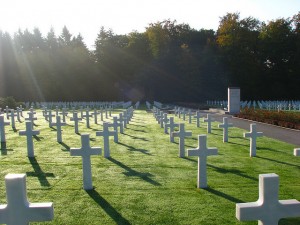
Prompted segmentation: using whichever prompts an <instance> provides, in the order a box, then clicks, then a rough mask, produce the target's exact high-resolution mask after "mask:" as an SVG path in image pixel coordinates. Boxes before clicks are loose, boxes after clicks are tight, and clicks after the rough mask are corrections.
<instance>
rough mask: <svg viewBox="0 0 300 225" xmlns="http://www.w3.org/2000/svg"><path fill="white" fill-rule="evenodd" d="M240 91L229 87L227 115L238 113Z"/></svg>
mask: <svg viewBox="0 0 300 225" xmlns="http://www.w3.org/2000/svg"><path fill="white" fill-rule="evenodd" d="M240 95H241V91H240V88H236V87H229V88H228V113H229V114H235V113H239V112H240V105H241V103H240V102H241V100H240Z"/></svg>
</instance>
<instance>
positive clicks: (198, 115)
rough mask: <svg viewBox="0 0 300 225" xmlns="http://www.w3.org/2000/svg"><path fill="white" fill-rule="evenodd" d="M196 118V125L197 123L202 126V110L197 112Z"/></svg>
mask: <svg viewBox="0 0 300 225" xmlns="http://www.w3.org/2000/svg"><path fill="white" fill-rule="evenodd" d="M194 118H195V119H196V125H197V127H200V118H201V114H200V111H197V112H196V115H195V116H194Z"/></svg>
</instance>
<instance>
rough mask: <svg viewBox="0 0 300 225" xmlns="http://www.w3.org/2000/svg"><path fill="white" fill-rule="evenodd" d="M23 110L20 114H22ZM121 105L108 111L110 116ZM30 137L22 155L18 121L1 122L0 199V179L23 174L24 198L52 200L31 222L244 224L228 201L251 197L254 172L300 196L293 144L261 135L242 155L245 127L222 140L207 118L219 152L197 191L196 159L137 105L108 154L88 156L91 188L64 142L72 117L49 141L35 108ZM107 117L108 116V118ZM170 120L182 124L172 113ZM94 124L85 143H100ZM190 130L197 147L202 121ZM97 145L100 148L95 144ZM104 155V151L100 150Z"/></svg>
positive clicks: (71, 142)
mask: <svg viewBox="0 0 300 225" xmlns="http://www.w3.org/2000/svg"><path fill="white" fill-rule="evenodd" d="M24 113H25V112H24ZM118 113H120V111H113V115H117V114H118ZM37 116H38V120H37V121H35V123H36V125H37V126H34V128H35V129H38V130H40V135H37V136H36V137H35V138H34V150H35V156H36V157H35V158H33V159H29V158H27V157H26V138H25V137H20V136H19V135H18V131H19V130H23V129H24V128H25V123H24V122H22V123H19V122H17V123H16V128H17V131H16V132H15V131H14V130H13V129H12V128H9V127H8V126H7V127H6V135H7V136H6V140H7V142H6V145H1V150H0V154H1V155H0V159H1V171H0V175H1V176H0V204H6V191H5V182H4V177H5V175H6V174H8V173H26V174H27V183H26V184H27V193H28V200H29V201H30V202H32V203H39V202H53V205H54V220H53V221H50V222H45V223H44V222H43V223H42V222H40V223H31V224H49V225H50V224H52V225H54V224H72V225H76V224H80V225H82V224H107V225H109V224H146V225H147V224H157V225H159V224H202V225H212V224H249V225H250V224H251V225H256V224H257V221H252V222H239V221H237V219H236V218H235V204H236V203H240V202H254V201H257V199H258V176H259V174H262V173H276V174H278V175H279V176H280V189H279V199H281V200H285V199H298V200H299V199H300V186H299V180H298V179H296V178H299V176H300V170H299V167H300V162H299V159H298V158H296V157H294V156H293V155H292V149H293V148H294V147H295V146H293V145H290V144H287V143H283V142H280V141H276V140H273V139H270V138H267V137H262V138H258V140H257V157H253V158H250V157H249V140H248V139H245V138H242V133H243V132H245V131H244V130H241V129H238V128H230V130H229V142H228V143H223V142H222V133H223V131H222V129H219V128H218V126H217V123H215V122H214V123H213V124H212V133H211V134H208V140H207V146H208V147H217V148H218V152H219V155H217V156H210V157H208V158H207V174H208V188H207V189H201V190H199V189H197V188H196V181H197V166H198V162H197V158H196V157H187V158H178V140H177V139H175V141H176V143H170V142H169V136H168V135H165V134H164V131H163V129H161V128H160V126H159V125H158V124H157V122H156V120H155V119H154V117H153V115H152V113H146V112H145V111H141V110H136V111H135V114H134V117H133V120H132V121H131V122H130V124H129V125H128V128H127V129H125V130H124V134H120V135H119V143H114V142H113V140H112V139H113V138H110V148H111V159H105V158H103V155H101V156H100V155H97V156H92V157H91V163H92V167H91V168H92V175H93V176H92V180H93V185H94V187H95V189H94V190H92V191H84V190H83V189H82V185H83V182H82V159H81V157H71V156H70V151H69V150H70V147H74V148H78V147H80V146H81V143H80V136H79V135H77V134H75V133H74V127H73V123H72V122H70V121H69V119H68V120H67V123H68V125H67V126H64V127H63V128H62V130H63V143H61V144H59V143H57V142H56V131H55V127H53V128H49V125H48V122H47V121H45V120H44V119H43V117H42V112H41V111H38V112H37ZM107 121H110V120H107ZM175 122H176V123H178V122H184V121H183V120H181V119H178V118H175ZM96 130H102V125H101V124H97V125H95V124H92V123H91V128H86V125H85V121H84V120H83V121H82V122H80V124H79V131H80V132H81V133H90V144H91V146H93V147H102V148H103V139H102V138H101V137H97V136H95V131H96ZM186 130H190V131H192V134H193V136H192V137H190V138H187V139H186V148H195V147H197V145H198V143H197V135H198V134H206V127H205V126H204V125H201V127H200V128H197V127H196V125H195V121H193V124H188V123H186ZM102 151H103V149H102ZM102 154H103V153H102ZM299 222H300V218H291V219H283V220H281V221H280V222H279V224H280V225H283V224H284V225H295V224H299Z"/></svg>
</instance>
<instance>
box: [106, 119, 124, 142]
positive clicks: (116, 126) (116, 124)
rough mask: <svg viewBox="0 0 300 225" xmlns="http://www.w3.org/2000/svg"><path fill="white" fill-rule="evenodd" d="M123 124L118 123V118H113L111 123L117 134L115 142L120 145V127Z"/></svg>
mask: <svg viewBox="0 0 300 225" xmlns="http://www.w3.org/2000/svg"><path fill="white" fill-rule="evenodd" d="M120 125H121V123H119V122H118V117H116V116H113V123H110V124H109V126H111V127H113V128H114V131H115V132H116V133H115V135H114V142H115V143H118V142H119V140H118V127H120Z"/></svg>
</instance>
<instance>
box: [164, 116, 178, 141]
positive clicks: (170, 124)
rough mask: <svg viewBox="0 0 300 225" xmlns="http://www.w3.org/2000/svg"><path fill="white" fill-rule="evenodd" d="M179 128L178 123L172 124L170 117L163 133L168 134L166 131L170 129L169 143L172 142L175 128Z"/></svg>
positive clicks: (172, 118) (172, 119)
mask: <svg viewBox="0 0 300 225" xmlns="http://www.w3.org/2000/svg"><path fill="white" fill-rule="evenodd" d="M176 127H179V124H178V123H174V117H170V121H169V123H167V124H165V133H166V134H167V133H168V129H169V128H170V131H169V134H170V142H172V143H173V142H174V137H173V135H172V133H173V132H174V131H175V128H176Z"/></svg>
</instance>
